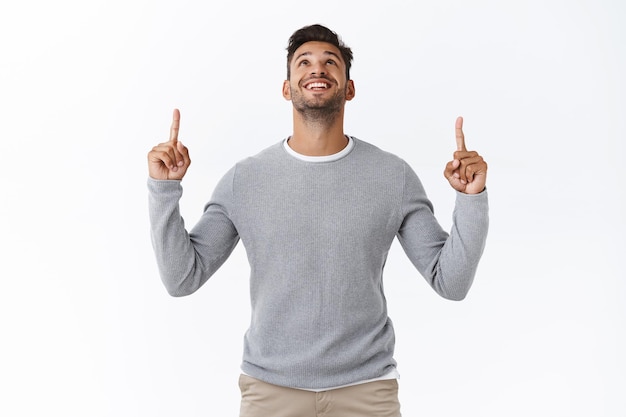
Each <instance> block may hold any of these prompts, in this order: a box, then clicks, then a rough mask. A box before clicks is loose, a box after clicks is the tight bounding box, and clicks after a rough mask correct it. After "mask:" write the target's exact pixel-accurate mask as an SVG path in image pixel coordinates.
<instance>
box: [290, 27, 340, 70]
mask: <svg viewBox="0 0 626 417" xmlns="http://www.w3.org/2000/svg"><path fill="white" fill-rule="evenodd" d="M306 42H325V43H329V44H331V45H333V46H335V47H336V48H337V49H338V50H339V52H340V54H341V59H342V60H343V63H344V65H345V66H346V80H349V79H350V67H351V66H352V50H351V49H350V48H349V47H348V46H347V45H345V44H344V43H343V42H342V41H341V39H340V38H339V36H338V35H337V34H336V33H335V32H333V31H332V30H330V29H328V28H327V27H324V26H322V25H311V26H305V27H303V28H302V29H298V30H297V31H295V32H294V33H293V35H291V37H290V38H289V45H288V46H287V79H288V80H289V79H290V78H291V61H292V60H293V57H294V54H295V52H296V50H297V49H298V48H299V47H301V46H302V45H303V44H305V43H306Z"/></svg>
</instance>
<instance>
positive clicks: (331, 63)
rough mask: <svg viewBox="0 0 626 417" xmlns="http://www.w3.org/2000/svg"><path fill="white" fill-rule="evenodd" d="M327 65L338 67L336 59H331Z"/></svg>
mask: <svg viewBox="0 0 626 417" xmlns="http://www.w3.org/2000/svg"><path fill="white" fill-rule="evenodd" d="M326 63H327V64H329V65H336V64H337V63H336V62H335V60H334V59H329V60H328V61H326Z"/></svg>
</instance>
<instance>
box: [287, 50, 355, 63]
mask: <svg viewBox="0 0 626 417" xmlns="http://www.w3.org/2000/svg"><path fill="white" fill-rule="evenodd" d="M308 55H312V53H311V52H309V51H307V52H302V53H301V54H300V55H298V56H297V57H295V58H294V62H295V61H297V60H298V59H300V58H302V57H303V56H308ZM324 55H331V56H334V57H335V58H337V59H338V60H339V61H341V57H340V56H339V55H337V54H336V53H334V52H333V51H324ZM341 62H343V61H341Z"/></svg>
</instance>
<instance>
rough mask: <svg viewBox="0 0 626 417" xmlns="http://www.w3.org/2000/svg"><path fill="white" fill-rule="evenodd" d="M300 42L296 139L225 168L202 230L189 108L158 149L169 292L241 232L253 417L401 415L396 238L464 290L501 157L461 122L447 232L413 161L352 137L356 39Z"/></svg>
mask: <svg viewBox="0 0 626 417" xmlns="http://www.w3.org/2000/svg"><path fill="white" fill-rule="evenodd" d="M287 50H288V55H287V68H288V70H287V80H286V81H285V82H284V85H283V95H284V97H285V98H286V99H287V100H291V102H292V103H293V133H292V135H291V136H290V137H288V138H287V139H285V140H283V141H281V142H280V143H278V144H276V145H274V146H271V147H270V148H268V149H266V150H264V151H262V152H261V153H259V154H257V155H256V156H254V157H251V158H248V159H245V160H243V161H241V162H239V163H238V164H236V165H235V166H234V167H233V168H232V169H231V170H230V171H229V172H228V173H226V175H225V176H224V177H223V178H222V180H221V181H220V182H219V184H218V185H217V187H216V189H215V191H214V193H213V196H212V197H211V199H210V201H209V202H208V204H207V205H206V207H205V212H204V214H203V216H202V217H201V219H200V220H199V222H198V224H196V225H195V226H194V228H193V229H192V230H191V232H190V233H189V234H188V233H187V232H186V230H185V228H184V225H183V220H182V218H181V216H180V213H179V207H178V201H179V199H180V197H181V194H182V188H181V185H180V180H182V178H183V177H184V175H185V173H186V172H187V169H188V167H189V164H190V159H189V153H188V151H187V149H186V148H185V147H184V146H183V145H182V144H181V142H180V141H178V128H179V121H180V113H179V112H178V111H177V110H175V111H174V120H173V123H172V129H171V133H170V140H169V141H168V142H165V143H161V144H159V145H157V146H156V147H154V148H153V149H152V151H151V152H150V153H149V154H148V166H149V174H150V178H149V180H148V187H149V191H150V193H149V195H150V219H151V225H152V242H153V246H154V250H155V253H156V258H157V262H158V266H159V271H160V274H161V277H162V280H163V282H164V284H165V286H166V288H167V290H168V291H169V292H170V294H172V295H173V296H183V295H188V294H191V293H193V292H194V291H196V290H197V289H198V288H200V286H202V285H203V284H204V283H205V282H206V281H207V280H208V279H209V277H210V276H211V275H212V274H213V273H215V271H216V270H217V269H218V268H219V267H220V266H221V265H222V264H223V262H224V261H226V259H227V258H228V256H229V255H230V253H231V252H232V250H233V249H234V248H235V245H236V244H237V243H238V241H239V240H240V239H241V241H242V242H243V244H244V246H245V249H246V252H247V254H248V259H249V262H250V267H251V275H250V286H251V307H252V319H251V324H250V328H249V329H248V331H247V332H246V336H245V342H244V354H243V363H242V365H241V369H242V372H243V373H242V375H241V377H240V388H241V392H242V401H241V416H242V417H268V416H271V417H279V416H284V417H303V416H317V415H324V416H327V417H332V416H337V417H352V416H354V417H356V416H389V417H392V416H393V417H396V416H399V415H400V405H399V402H398V386H397V381H396V379H397V377H398V373H397V371H396V362H395V361H394V359H393V351H394V330H393V326H392V324H391V321H390V320H389V318H388V316H387V308H386V304H385V297H384V294H383V285H382V275H383V268H384V265H385V261H386V258H387V253H388V251H389V248H390V246H391V244H392V241H393V239H394V238H396V237H397V238H398V240H399V241H400V243H401V245H402V247H403V248H404V251H405V252H406V254H407V256H408V257H409V258H410V260H411V261H412V263H413V264H414V265H415V267H416V268H417V270H418V271H419V272H420V273H421V274H422V275H423V276H424V277H425V278H426V279H427V281H428V282H429V283H430V285H431V286H432V287H433V289H434V290H435V291H437V293H439V294H440V295H441V296H443V297H445V298H449V299H453V300H461V299H463V298H464V297H465V295H466V294H467V291H468V290H469V288H470V286H471V284H472V281H473V278H474V275H475V272H476V268H477V266H478V262H479V259H480V257H481V254H482V252H483V248H484V244H485V240H486V235H487V227H488V215H487V212H488V205H487V193H486V191H485V181H486V174H487V164H486V163H485V162H484V161H483V159H482V157H480V156H479V155H478V154H477V153H476V152H468V151H467V150H466V148H465V143H464V137H463V131H462V122H463V121H462V119H461V118H459V119H457V121H456V142H457V151H456V152H454V156H453V160H452V161H450V162H448V164H447V165H446V167H445V170H444V175H445V177H446V178H447V179H448V181H449V183H450V185H451V186H452V188H454V189H455V190H456V191H457V198H456V207H455V210H454V225H453V227H452V230H451V232H450V233H449V234H448V233H446V232H445V231H444V230H442V228H441V227H440V225H439V224H438V222H437V220H436V219H435V217H434V215H433V211H432V206H431V203H430V202H429V200H428V199H427V197H426V194H425V192H424V189H423V188H422V185H421V183H420V181H419V179H418V177H417V175H416V174H415V173H414V172H413V170H412V169H411V168H410V167H409V166H408V165H407V164H406V163H405V162H404V161H403V160H402V159H400V158H398V157H396V156H394V155H392V154H389V153H387V152H384V151H382V150H380V149H378V148H377V147H375V146H373V145H370V144H368V143H366V142H364V141H361V140H359V139H357V138H355V137H351V136H347V135H345V134H344V131H343V119H344V106H345V103H346V101H349V100H352V99H353V98H354V96H355V88H354V83H353V81H352V80H351V79H350V65H351V61H352V51H351V50H350V48H348V47H347V46H346V45H344V44H343V43H342V42H341V41H340V39H339V38H338V37H337V35H336V34H335V33H334V32H332V31H330V30H329V29H327V28H325V27H323V26H320V25H313V26H307V27H304V28H302V29H300V30H298V31H296V32H295V33H294V34H293V35H292V37H291V38H290V40H289V46H288V48H287Z"/></svg>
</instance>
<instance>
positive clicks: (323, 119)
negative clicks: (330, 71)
mask: <svg viewBox="0 0 626 417" xmlns="http://www.w3.org/2000/svg"><path fill="white" fill-rule="evenodd" d="M291 102H292V104H293V107H294V109H295V110H296V111H297V112H298V113H300V115H302V118H303V119H304V120H306V121H308V122H312V123H323V124H331V123H332V122H334V121H335V119H336V118H337V116H339V115H340V114H341V110H342V109H343V106H344V104H345V102H346V92H345V89H338V90H337V92H336V93H335V94H333V95H332V96H331V97H328V98H322V97H319V96H317V97H311V98H305V97H304V95H303V94H302V93H301V90H300V89H299V88H292V89H291Z"/></svg>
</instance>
